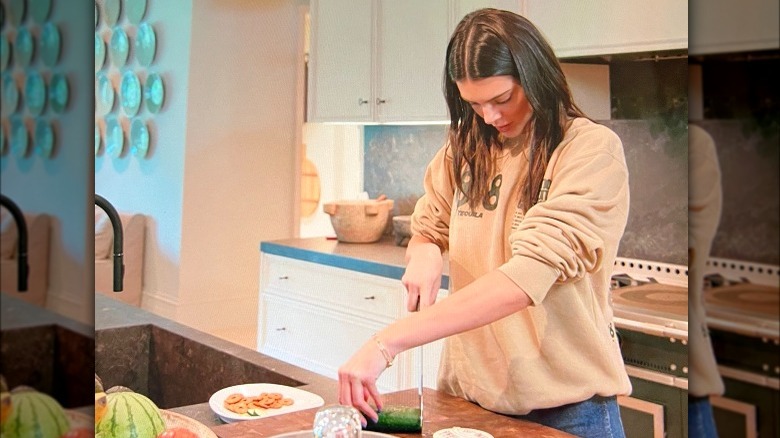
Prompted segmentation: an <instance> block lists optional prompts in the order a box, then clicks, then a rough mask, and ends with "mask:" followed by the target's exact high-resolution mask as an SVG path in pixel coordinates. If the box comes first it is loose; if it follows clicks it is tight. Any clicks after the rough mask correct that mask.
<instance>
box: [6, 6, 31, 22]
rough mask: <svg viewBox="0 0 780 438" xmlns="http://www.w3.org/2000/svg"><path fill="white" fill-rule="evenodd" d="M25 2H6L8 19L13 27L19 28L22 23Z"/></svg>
mask: <svg viewBox="0 0 780 438" xmlns="http://www.w3.org/2000/svg"><path fill="white" fill-rule="evenodd" d="M26 3H27V2H26V0H10V1H9V2H8V19H9V20H10V21H11V24H13V25H14V26H19V25H20V24H22V21H24V13H25V12H26V9H27V4H26Z"/></svg>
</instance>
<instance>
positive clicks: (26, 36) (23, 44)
mask: <svg viewBox="0 0 780 438" xmlns="http://www.w3.org/2000/svg"><path fill="white" fill-rule="evenodd" d="M34 52H35V41H33V37H32V35H31V34H30V31H29V30H27V28H26V27H20V28H19V30H18V31H17V32H16V41H15V42H14V60H15V61H16V65H18V66H20V67H27V66H28V65H30V61H32V58H33V53H34Z"/></svg>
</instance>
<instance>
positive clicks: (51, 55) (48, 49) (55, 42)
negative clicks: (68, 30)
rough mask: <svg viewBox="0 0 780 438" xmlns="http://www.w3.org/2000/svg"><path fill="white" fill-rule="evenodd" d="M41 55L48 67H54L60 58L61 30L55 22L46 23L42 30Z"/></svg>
mask: <svg viewBox="0 0 780 438" xmlns="http://www.w3.org/2000/svg"><path fill="white" fill-rule="evenodd" d="M41 57H42V58H43V63H44V64H45V65H46V66H47V67H54V65H55V64H57V60H58V59H59V58H60V30H59V29H58V28H57V25H56V24H54V23H51V22H49V23H46V24H44V25H43V30H42V31H41Z"/></svg>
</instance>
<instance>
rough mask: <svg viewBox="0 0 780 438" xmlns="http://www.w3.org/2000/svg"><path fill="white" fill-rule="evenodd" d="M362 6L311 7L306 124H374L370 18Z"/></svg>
mask: <svg viewBox="0 0 780 438" xmlns="http://www.w3.org/2000/svg"><path fill="white" fill-rule="evenodd" d="M374 7H375V3H374V2H373V1H365V0H327V1H323V2H320V1H318V0H313V1H312V2H311V48H310V51H311V53H310V56H309V91H308V99H309V102H308V103H309V117H308V119H309V121H311V122H334V121H348V120H349V121H354V122H370V121H371V120H372V119H373V115H374V111H373V108H374V106H375V104H374V97H373V89H372V88H373V85H374V81H373V66H372V56H373V44H372V41H373V30H374V23H373V18H372V17H373V15H374Z"/></svg>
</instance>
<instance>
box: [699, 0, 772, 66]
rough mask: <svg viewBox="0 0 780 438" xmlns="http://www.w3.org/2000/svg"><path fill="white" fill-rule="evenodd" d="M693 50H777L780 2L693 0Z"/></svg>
mask: <svg viewBox="0 0 780 438" xmlns="http://www.w3.org/2000/svg"><path fill="white" fill-rule="evenodd" d="M690 9H691V41H690V50H689V52H690V54H691V55H704V54H712V53H733V52H746V51H753V50H772V49H774V50H777V48H778V47H780V20H778V19H777V17H778V16H780V2H778V1H777V0H753V1H751V2H749V3H747V4H746V3H743V2H735V1H732V0H692V1H691V7H690Z"/></svg>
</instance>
